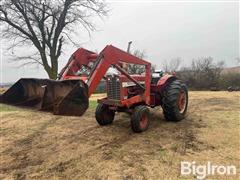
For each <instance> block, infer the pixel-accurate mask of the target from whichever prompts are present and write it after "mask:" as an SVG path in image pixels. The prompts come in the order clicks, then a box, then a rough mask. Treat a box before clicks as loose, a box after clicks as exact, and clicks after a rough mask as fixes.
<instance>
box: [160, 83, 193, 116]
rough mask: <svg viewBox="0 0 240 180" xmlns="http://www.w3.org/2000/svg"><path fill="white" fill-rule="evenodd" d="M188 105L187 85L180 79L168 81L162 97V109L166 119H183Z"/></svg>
mask: <svg viewBox="0 0 240 180" xmlns="http://www.w3.org/2000/svg"><path fill="white" fill-rule="evenodd" d="M187 107H188V90H187V86H186V85H185V84H184V83H183V82H182V81H180V80H174V81H172V82H170V83H169V84H168V85H167V86H166V88H165V90H164V92H163V98H162V109H163V114H164V117H165V119H166V120H168V121H180V120H182V119H184V117H185V114H186V112H187Z"/></svg>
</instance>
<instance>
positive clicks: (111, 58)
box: [87, 45, 151, 103]
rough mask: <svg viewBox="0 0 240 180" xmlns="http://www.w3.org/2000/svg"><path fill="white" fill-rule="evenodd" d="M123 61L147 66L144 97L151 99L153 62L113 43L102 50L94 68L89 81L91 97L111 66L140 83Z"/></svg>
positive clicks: (89, 94) (147, 100)
mask: <svg viewBox="0 0 240 180" xmlns="http://www.w3.org/2000/svg"><path fill="white" fill-rule="evenodd" d="M122 63H130V64H138V65H144V66H145V70H146V71H145V76H146V78H145V89H144V90H145V92H144V99H145V100H146V102H147V103H148V102H149V101H150V83H151V73H150V69H151V64H150V63H149V62H147V61H144V60H142V59H139V58H137V57H135V56H133V55H131V54H129V53H127V52H124V51H122V50H120V49H118V48H116V47H114V46H112V45H108V46H106V47H105V48H104V49H103V50H102V52H101V53H100V54H99V56H98V58H97V60H96V63H95V66H94V68H93V69H92V71H91V73H90V76H89V78H88V81H87V85H88V96H89V97H90V96H91V95H92V93H93V92H94V91H95V89H96V88H97V86H98V84H99V83H100V81H101V79H102V78H103V77H104V75H105V74H106V72H107V70H108V69H109V67H111V66H113V67H115V68H116V69H117V70H118V71H120V72H121V73H122V74H124V75H125V76H126V77H127V78H128V79H129V80H131V81H132V82H134V83H135V84H137V85H139V86H141V85H140V84H138V82H137V81H136V80H135V79H134V78H132V77H131V76H129V75H128V73H127V72H126V71H125V70H124V69H122V68H121V65H122Z"/></svg>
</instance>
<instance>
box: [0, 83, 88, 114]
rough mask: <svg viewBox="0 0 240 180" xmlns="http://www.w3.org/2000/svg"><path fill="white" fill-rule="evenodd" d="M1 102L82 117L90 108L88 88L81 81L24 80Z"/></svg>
mask: <svg viewBox="0 0 240 180" xmlns="http://www.w3.org/2000/svg"><path fill="white" fill-rule="evenodd" d="M0 102H1V103H6V104H11V105H15V106H24V107H29V108H34V109H38V110H43V111H52V112H53V113H54V114H59V115H75V116H81V115H82V114H83V113H84V112H85V111H86V110H87V108H88V87H87V85H86V84H85V83H84V82H83V81H81V80H62V81H54V80H49V79H34V78H23V79H20V80H19V81H17V82H16V83H15V84H14V85H13V86H12V87H10V88H9V89H8V90H7V91H6V92H5V93H4V94H2V95H1V96H0Z"/></svg>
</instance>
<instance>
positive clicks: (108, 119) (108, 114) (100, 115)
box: [95, 104, 115, 126]
mask: <svg viewBox="0 0 240 180" xmlns="http://www.w3.org/2000/svg"><path fill="white" fill-rule="evenodd" d="M114 116H115V111H113V110H111V109H109V106H108V105H105V104H98V106H97V108H96V112H95V118H96V120H97V122H98V124H99V125H101V126H106V125H108V124H112V122H113V120H114Z"/></svg>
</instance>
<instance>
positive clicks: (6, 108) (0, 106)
mask: <svg viewBox="0 0 240 180" xmlns="http://www.w3.org/2000/svg"><path fill="white" fill-rule="evenodd" d="M17 110H18V109H17V108H16V107H13V106H8V105H5V104H0V112H9V111H17Z"/></svg>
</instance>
